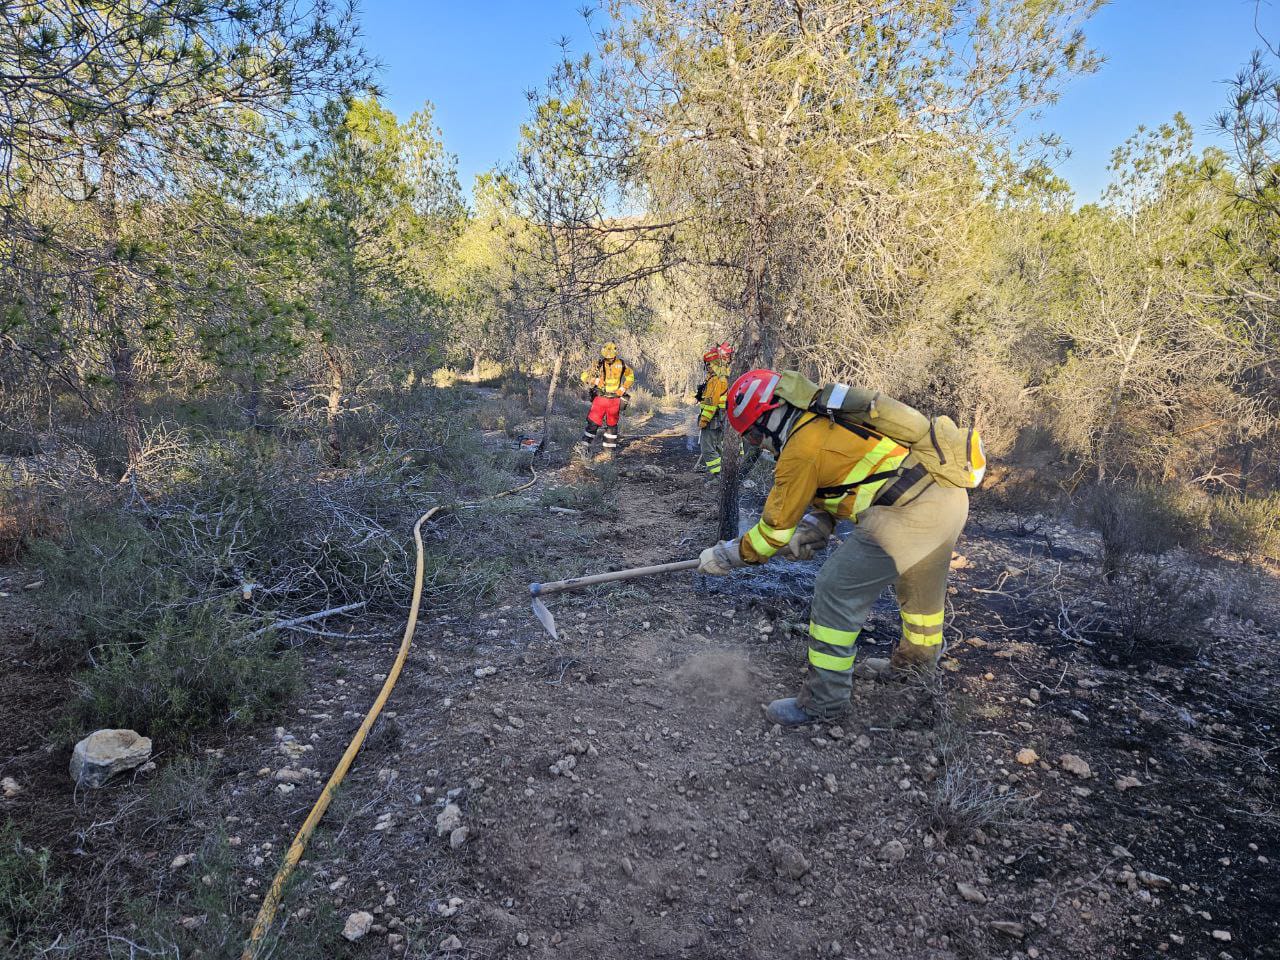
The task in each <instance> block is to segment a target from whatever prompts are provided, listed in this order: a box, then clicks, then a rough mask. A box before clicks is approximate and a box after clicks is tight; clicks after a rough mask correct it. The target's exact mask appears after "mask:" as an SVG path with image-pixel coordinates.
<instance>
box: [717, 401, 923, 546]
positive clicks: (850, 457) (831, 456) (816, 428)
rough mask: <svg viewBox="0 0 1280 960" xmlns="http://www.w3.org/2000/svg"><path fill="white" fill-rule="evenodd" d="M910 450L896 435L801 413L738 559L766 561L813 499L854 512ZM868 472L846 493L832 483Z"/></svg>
mask: <svg viewBox="0 0 1280 960" xmlns="http://www.w3.org/2000/svg"><path fill="white" fill-rule="evenodd" d="M909 454H910V451H909V450H908V449H907V448H906V447H904V446H902V445H901V444H899V443H898V442H897V441H895V440H890V439H889V438H888V437H883V436H881V435H880V434H878V433H875V432H874V431H871V430H858V431H856V432H855V431H853V430H850V429H849V428H848V427H844V426H841V425H840V424H837V423H833V422H832V421H831V420H829V419H827V418H826V417H820V416H818V415H817V414H813V413H804V414H801V416H800V419H799V420H798V421H797V422H796V425H795V427H793V428H792V430H791V435H790V436H789V437H788V439H787V441H786V443H785V444H784V445H783V447H782V453H780V454H779V455H778V463H777V466H776V467H775V468H774V471H773V489H772V490H770V491H769V499H768V500H766V501H765V504H764V514H763V515H762V516H761V517H760V522H759V523H757V524H756V525H755V526H754V527H752V528H751V529H750V530H748V531H747V533H746V535H745V536H743V538H742V544H741V546H740V547H739V551H740V552H741V554H742V559H743V560H745V561H746V562H747V563H764V562H765V561H766V560H768V559H769V558H770V557H772V556H773V555H774V554H775V553H777V552H778V551H779V550H781V549H782V548H783V547H785V546H786V545H787V544H788V543H789V542H790V541H791V537H792V535H793V534H794V533H795V532H796V526H797V525H798V524H799V523H800V520H801V519H802V518H803V517H804V515H805V513H806V512H807V511H808V510H809V508H810V506H811V505H812V506H813V507H816V508H818V509H821V510H826V511H827V512H828V513H831V514H832V515H834V516H835V517H836V519H837V520H841V519H846V518H849V517H856V516H857V515H858V514H860V513H861V512H862V511H863V510H865V509H867V507H869V506H871V501H872V500H873V499H874V498H875V495H876V494H877V493H879V492H880V489H881V488H882V487H883V486H884V485H885V484H886V483H889V482H891V480H892V479H893V478H894V477H896V476H897V471H898V468H899V467H901V466H902V463H903V461H904V460H906V459H907V457H908V455H909ZM913 462H914V458H913ZM881 474H888V476H880V475H881ZM868 478H870V479H871V481H872V482H870V483H863V484H860V485H858V486H855V487H853V488H852V489H850V490H849V491H848V492H847V493H844V492H838V493H837V492H834V491H833V490H832V489H830V488H837V487H842V486H846V485H848V484H851V483H859V481H861V480H864V479H868ZM822 491H826V492H827V494H828V495H824V494H823V493H822Z"/></svg>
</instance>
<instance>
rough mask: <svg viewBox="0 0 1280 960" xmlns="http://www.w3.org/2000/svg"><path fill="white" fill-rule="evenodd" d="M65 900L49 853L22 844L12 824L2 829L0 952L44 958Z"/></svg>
mask: <svg viewBox="0 0 1280 960" xmlns="http://www.w3.org/2000/svg"><path fill="white" fill-rule="evenodd" d="M63 899H64V894H63V881H62V880H61V879H59V878H57V877H55V876H53V874H52V873H51V872H50V869H49V851H48V850H35V849H33V848H31V847H29V846H27V845H26V844H25V843H23V841H22V835H21V833H19V831H18V829H17V827H15V826H14V824H13V822H12V821H9V820H6V821H5V823H4V826H3V827H0V948H3V949H4V950H5V954H4V955H5V956H6V957H15V958H16V957H26V956H33V957H34V956H37V955H39V954H41V952H42V951H41V950H40V943H41V941H47V940H50V939H52V932H51V931H52V928H53V926H54V925H55V923H56V921H57V920H58V917H59V916H60V911H61V909H62V903H63Z"/></svg>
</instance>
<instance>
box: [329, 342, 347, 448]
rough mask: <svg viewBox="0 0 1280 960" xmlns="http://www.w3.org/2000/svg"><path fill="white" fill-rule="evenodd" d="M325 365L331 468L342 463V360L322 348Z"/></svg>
mask: <svg viewBox="0 0 1280 960" xmlns="http://www.w3.org/2000/svg"><path fill="white" fill-rule="evenodd" d="M324 361H325V365H326V366H328V368H329V403H328V406H327V407H326V409H325V427H326V434H327V442H328V460H329V463H330V464H332V465H333V466H337V465H338V464H339V463H340V462H341V461H342V435H341V433H340V431H339V429H338V427H339V424H338V421H339V418H340V417H341V415H342V387H343V377H342V359H341V358H340V357H339V356H338V351H337V349H336V348H334V347H325V348H324Z"/></svg>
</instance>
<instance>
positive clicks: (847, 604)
mask: <svg viewBox="0 0 1280 960" xmlns="http://www.w3.org/2000/svg"><path fill="white" fill-rule="evenodd" d="M728 417H729V423H730V424H731V425H732V426H733V428H734V429H735V430H737V431H738V432H739V433H741V434H742V435H743V439H744V440H745V441H746V442H747V443H750V444H753V445H756V446H760V447H764V448H766V449H768V450H770V451H772V452H773V453H774V454H775V456H776V457H777V466H776V468H775V471H774V485H773V490H772V491H771V492H770V493H769V498H768V500H767V501H766V502H765V506H764V515H763V516H762V517H761V518H760V522H759V523H757V524H756V525H755V526H754V527H752V528H751V529H750V530H749V531H747V533H746V534H745V535H744V536H742V537H739V538H738V539H737V540H730V541H727V542H722V543H719V544H717V545H716V546H714V547H709V548H707V549H706V550H704V551H703V552H702V557H701V561H702V562H701V565H700V566H699V570H700V571H701V572H702V573H706V574H711V575H713V576H723V575H725V574H727V573H729V572H730V571H731V570H733V569H734V568H735V567H741V566H745V565H747V564H759V563H765V562H766V561H768V560H769V558H770V557H772V556H774V555H775V554H776V553H778V552H780V551H781V552H782V553H783V554H784V556H787V557H789V558H791V559H796V560H808V559H810V558H812V557H813V555H814V553H816V552H817V551H818V550H821V549H822V548H823V547H825V546H826V545H827V540H828V538H829V537H830V535H831V533H832V531H833V530H834V529H835V526H836V523H837V522H839V521H840V520H843V519H851V520H853V521H854V524H855V525H854V528H853V532H852V534H851V535H850V536H849V537H848V538H847V539H846V540H845V541H844V543H843V544H842V545H841V546H840V547H839V548H838V549H837V550H836V551H835V553H834V554H832V556H831V557H830V559H828V560H827V562H826V563H825V564H824V565H823V567H822V571H821V572H820V573H819V574H818V580H817V587H816V589H815V591H814V596H813V605H812V611H811V614H810V622H809V667H808V673H807V674H806V677H805V681H804V685H803V687H802V688H801V690H800V694H799V696H797V697H788V698H786V699H783V700H775V701H774V702H773V703H771V704H770V705H769V707H768V710H767V714H768V716H769V719H770V720H772V721H773V722H775V723H781V724H784V725H788V726H794V725H797V724H802V723H808V722H809V721H812V720H818V719H828V718H831V717H833V716H835V715H837V714H839V713H840V712H842V711H843V710H844V709H845V707H846V706H847V705H848V701H849V692H850V688H851V685H852V677H853V663H854V656H855V645H856V644H857V641H858V633H859V632H860V631H861V629H862V625H863V623H864V622H865V621H866V619H867V615H868V614H869V613H870V611H871V606H872V604H873V603H875V601H876V598H877V597H879V596H880V594H881V592H882V591H883V590H884V588H885V587H887V586H889V585H890V584H894V585H896V590H897V597H898V605H899V607H900V613H901V616H902V636H901V639H900V640H899V641H898V643H897V645H896V647H895V648H894V651H893V656H892V658H891V659H890V660H889V662H888V663H887V664H886V663H885V662H884V661H880V662H879V664H878V667H879V669H884V668H885V667H888V668H889V669H890V670H892V671H894V672H895V673H900V672H904V671H906V670H910V669H919V670H932V669H933V667H934V666H935V664H936V663H937V661H938V658H939V656H940V655H941V652H942V621H943V605H944V602H945V600H946V592H947V574H948V572H949V568H950V561H951V552H952V548H953V547H954V546H955V543H956V539H957V538H958V537H959V536H960V531H961V529H962V528H963V527H964V523H965V519H966V517H967V516H968V512H969V496H968V493H967V492H966V490H967V489H968V488H972V487H976V486H977V485H978V483H980V482H981V480H982V474H983V472H984V470H985V467H986V460H985V457H984V455H983V452H982V443H981V439H980V437H979V436H978V434H977V431H975V430H963V429H961V428H960V427H957V426H956V424H955V423H953V422H952V421H951V420H950V419H949V418H947V417H937V418H934V419H930V418H927V417H925V416H924V415H923V414H922V413H920V412H919V411H917V410H915V409H913V408H911V407H909V406H907V405H906V404H903V403H899V402H898V401H896V400H893V399H892V398H890V397H886V396H884V395H882V394H879V393H876V392H873V391H871V390H863V389H859V388H854V387H848V386H845V385H844V384H834V385H831V386H828V387H824V388H821V389H819V388H818V387H817V386H816V385H815V384H813V383H810V382H809V381H808V380H806V379H805V378H804V377H803V376H802V375H800V374H798V373H794V372H787V373H782V374H779V373H775V372H774V371H772V370H752V371H749V372H748V373H745V374H743V375H742V376H741V377H739V378H738V379H737V380H736V381H734V384H733V386H732V387H730V389H729V400H728ZM872 663H873V661H868V665H869V666H870V665H872Z"/></svg>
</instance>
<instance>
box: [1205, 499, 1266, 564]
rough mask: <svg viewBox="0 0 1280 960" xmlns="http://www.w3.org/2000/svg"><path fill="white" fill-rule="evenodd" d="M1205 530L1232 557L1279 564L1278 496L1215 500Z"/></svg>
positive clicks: (1212, 502)
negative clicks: (1237, 555) (1265, 558)
mask: <svg viewBox="0 0 1280 960" xmlns="http://www.w3.org/2000/svg"><path fill="white" fill-rule="evenodd" d="M1209 527H1210V529H1211V530H1212V532H1213V538H1214V540H1215V541H1216V542H1218V543H1220V544H1221V545H1222V546H1223V547H1225V548H1226V549H1228V550H1230V551H1232V552H1233V553H1237V554H1239V555H1241V556H1245V557H1267V558H1269V559H1272V560H1280V494H1271V495H1270V496H1265V497H1236V496H1231V497H1215V498H1214V499H1213V500H1212V501H1210V504H1209Z"/></svg>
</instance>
